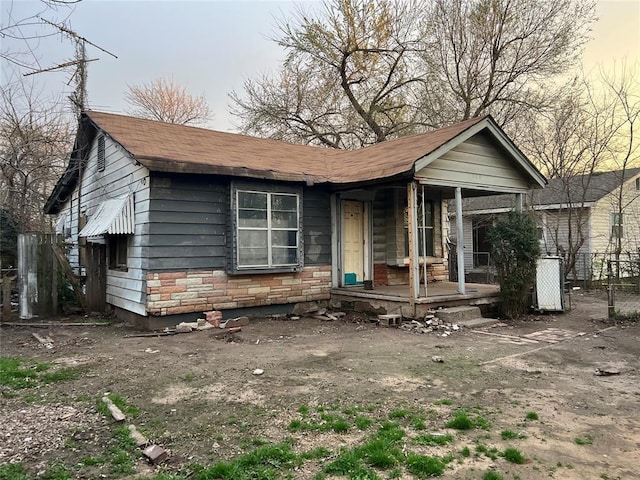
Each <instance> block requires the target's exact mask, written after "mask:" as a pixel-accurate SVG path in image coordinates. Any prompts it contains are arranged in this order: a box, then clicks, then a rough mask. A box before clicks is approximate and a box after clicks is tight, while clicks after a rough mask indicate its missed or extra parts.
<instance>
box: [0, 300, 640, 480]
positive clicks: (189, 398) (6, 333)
mask: <svg viewBox="0 0 640 480" xmlns="http://www.w3.org/2000/svg"><path fill="white" fill-rule="evenodd" d="M572 303H573V310H572V311H571V312H570V313H568V314H564V315H557V316H556V315H539V316H530V317H527V318H526V319H525V320H522V321H518V322H516V323H512V324H498V325H497V326H492V327H482V328H479V329H476V330H474V329H464V328H463V329H461V330H460V331H457V332H453V333H452V334H451V335H450V336H447V337H442V336H438V335H437V334H435V333H428V334H417V333H412V332H408V331H404V330H401V329H397V328H379V327H377V326H376V325H375V324H373V323H370V322H369V321H367V320H366V319H364V318H362V319H360V321H355V320H354V319H353V318H350V319H349V321H335V322H320V321H318V320H313V319H302V320H298V321H285V320H274V319H259V320H253V321H252V322H251V323H250V325H248V326H245V327H243V328H242V331H241V332H240V333H237V334H235V335H233V336H232V337H230V338H226V339H225V338H214V337H213V336H212V335H211V334H210V332H211V331H202V332H193V333H187V334H180V335H174V336H165V337H147V338H135V337H134V338H127V337H126V335H131V334H133V333H136V332H135V331H133V330H131V329H130V328H128V327H126V326H123V325H115V326H100V327H51V328H48V329H43V328H38V329H36V328H31V327H7V326H4V327H2V329H1V330H0V335H1V337H0V354H1V356H2V357H9V358H19V359H22V360H23V362H24V364H25V365H26V364H29V365H34V364H36V363H47V364H51V365H53V367H51V368H53V369H54V370H55V368H60V367H64V368H67V369H70V370H71V371H73V372H75V373H76V375H75V377H72V378H68V379H61V380H59V381H54V380H51V381H49V382H48V383H45V382H41V383H38V384H37V385H35V386H34V387H31V388H20V389H17V388H16V389H14V388H10V387H7V386H3V385H1V384H0V393H2V395H0V426H1V427H0V464H5V465H6V464H8V463H13V462H19V463H20V464H22V466H23V467H24V469H25V470H26V472H27V473H28V475H29V477H24V478H32V477H35V475H36V474H38V473H39V472H40V473H41V474H42V473H43V472H45V476H41V478H125V477H126V478H156V477H157V478H173V477H169V476H164V477H161V476H159V475H158V472H161V471H162V472H165V474H166V475H169V474H172V475H173V474H175V475H180V474H182V473H181V472H184V469H185V468H186V467H187V466H188V465H193V464H194V463H198V464H200V465H204V466H210V465H213V464H215V463H216V462H219V461H220V460H223V459H224V460H232V459H234V458H237V457H238V456H240V455H242V454H244V453H247V452H249V451H251V450H252V449H254V448H256V446H259V445H262V444H264V443H269V444H270V443H278V442H282V441H285V440H287V439H292V440H290V444H291V445H293V451H295V452H296V453H301V452H310V451H312V450H314V449H317V447H325V449H326V450H327V452H326V453H325V454H324V455H319V456H316V457H315V458H311V457H312V456H311V455H310V456H308V457H307V460H305V461H303V462H299V463H298V464H296V466H295V467H291V468H282V470H281V471H279V475H281V477H278V478H296V479H297V478H300V479H312V478H406V479H410V478H419V475H418V477H416V476H415V475H413V474H412V473H410V471H408V470H407V469H406V468H405V465H404V464H402V463H400V464H399V465H397V466H396V467H395V468H394V469H391V470H389V469H384V468H379V469H374V470H375V474H376V475H378V477H374V476H373V477H372V476H357V475H356V474H355V473H354V474H352V475H351V474H349V475H345V476H341V475H334V476H331V474H330V473H328V474H327V473H326V472H328V471H329V470H324V472H325V474H324V475H325V476H324V477H322V476H317V475H318V474H319V473H320V472H323V468H325V466H326V465H327V464H329V463H330V462H331V461H332V460H334V459H335V458H336V457H337V456H338V454H339V452H340V451H341V450H340V449H341V448H343V449H349V448H352V447H353V446H354V445H359V444H361V443H362V442H363V439H365V438H366V437H367V436H370V435H372V434H373V433H374V432H375V431H376V428H378V427H379V425H381V424H383V423H384V422H385V421H390V420H391V421H394V422H396V423H397V424H399V425H400V426H401V428H402V429H403V430H404V432H405V436H404V437H403V439H402V447H401V448H402V452H405V453H406V452H416V453H419V454H424V455H433V456H437V457H439V458H443V457H446V456H447V455H448V456H449V457H448V459H447V465H446V468H445V470H444V473H442V475H441V478H449V479H482V478H504V479H522V480H526V479H539V478H549V477H553V478H558V479H568V480H570V479H580V480H582V479H632V478H640V477H639V475H640V474H639V473H638V471H639V469H640V467H639V466H640V416H639V415H638V405H640V381H639V380H640V379H639V371H640V370H639V369H640V356H639V354H640V324H614V323H610V322H608V321H606V320H605V317H606V301H605V299H604V298H603V297H602V296H601V295H598V294H591V293H582V292H577V293H574V294H573V298H572ZM33 332H36V333H38V334H40V335H46V334H49V336H50V337H51V338H52V339H53V340H54V343H53V348H47V347H46V346H43V345H42V344H41V343H40V342H38V341H37V340H36V339H35V338H34V337H33V336H32V333H33ZM434 356H437V357H440V358H441V359H442V360H443V361H442V362H441V363H440V362H435V361H434V358H433V357H434ZM34 368H36V367H34ZM257 368H259V369H263V370H264V373H263V374H262V375H254V374H253V372H254V370H255V369H257ZM597 369H601V371H608V372H609V373H615V374H614V375H596V371H597ZM618 372H619V373H618ZM0 383H2V382H0ZM107 393H108V394H111V395H113V396H117V397H119V398H121V399H123V400H124V401H125V403H126V404H127V405H129V406H131V407H135V408H136V409H137V412H136V411H134V410H132V411H131V412H129V414H128V417H129V418H128V421H129V422H131V423H133V424H135V425H136V426H137V427H138V429H139V430H140V431H142V432H143V433H144V434H145V435H146V436H147V437H148V438H149V440H150V441H151V442H153V443H155V444H157V445H159V446H161V447H163V448H164V449H166V450H167V451H168V452H169V453H170V457H169V460H168V461H166V462H164V463H163V464H162V465H160V466H151V465H149V463H148V462H146V461H145V460H144V459H143V458H142V456H141V455H137V456H136V455H135V454H134V457H135V458H134V462H133V467H132V468H133V469H131V468H130V469H128V470H127V469H126V468H125V469H121V470H119V469H118V468H117V466H118V465H119V463H118V461H117V460H114V459H113V458H112V459H111V460H106V456H107V453H106V452H109V451H113V448H114V442H117V436H118V435H117V434H114V432H115V431H116V430H115V428H116V427H115V426H114V421H113V420H112V419H111V418H108V417H107V416H105V415H104V414H103V413H100V412H99V408H98V407H97V405H98V404H99V403H100V398H101V397H102V396H103V395H105V394H107ZM460 408H464V409H465V411H466V412H468V413H469V416H470V417H472V418H476V419H478V422H477V423H476V424H475V428H474V427H472V428H471V429H469V430H456V429H454V428H446V427H445V424H446V423H447V422H448V421H449V420H450V419H451V418H452V417H453V416H454V415H455V414H456V412H459V409H460ZM328 413H331V414H332V415H333V416H327V414H328ZM358 416H359V417H360V418H368V419H369V421H370V423H371V425H370V426H367V425H366V424H365V425H360V427H361V428H358V427H356V423H357V422H356V421H355V420H353V419H354V418H356V417H358ZM336 417H342V418H343V419H346V421H347V428H345V429H340V431H337V430H338V429H337V428H335V429H331V428H322V424H323V423H322V422H325V421H332V420H331V419H332V418H333V419H335V418H336ZM527 417H529V418H527ZM536 417H537V418H536ZM314 422H315V423H314ZM420 423H422V424H420ZM305 426H306V427H305ZM298 427H299V428H298ZM505 431H509V432H511V434H505V433H504V432H505ZM424 433H431V434H434V433H435V434H437V435H444V434H451V436H452V437H451V440H450V441H448V442H446V443H445V444H443V445H424V444H423V443H422V444H421V443H420V442H419V441H418V440H416V439H417V438H418V437H419V436H420V435H422V434H424ZM437 435H436V436H437ZM510 436H515V438H509V437H510ZM504 437H506V438H504ZM287 441H289V440H287ZM465 447H466V448H465ZM508 447H513V448H516V449H517V450H519V451H520V452H521V453H522V454H523V455H524V457H525V459H526V460H525V462H524V463H523V464H516V463H511V462H509V461H508V460H507V459H506V458H505V456H504V455H502V454H501V452H504V451H505V450H506V449H507V448H508ZM465 450H466V451H465ZM491 452H493V454H492V453H491ZM89 459H91V460H89ZM52 465H57V466H58V467H60V470H61V471H65V472H67V477H64V476H63V477H53V476H51V474H50V473H46V472H50V470H51V466H52ZM1 471H2V470H1V469H0V472H1ZM489 471H495V472H496V474H497V475H499V476H497V477H485V476H483V475H487V473H486V472H489ZM69 472H70V473H69ZM132 472H133V473H132ZM46 475H49V476H46ZM0 478H13V477H9V476H8V475H7V474H5V477H2V474H0ZM15 478H23V477H15ZM176 478H178V477H176ZM179 478H183V477H179ZM184 478H186V477H184ZM208 478H217V477H214V476H212V477H208ZM251 478H254V477H251ZM255 478H258V477H255ZM260 478H262V477H260ZM264 478H271V477H266V476H265V477H264Z"/></svg>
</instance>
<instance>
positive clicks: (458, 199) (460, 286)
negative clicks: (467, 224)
mask: <svg viewBox="0 0 640 480" xmlns="http://www.w3.org/2000/svg"><path fill="white" fill-rule="evenodd" d="M456 231H457V244H458V245H457V254H458V293H461V294H462V295H464V294H465V286H464V228H463V227H462V189H461V188H460V187H456Z"/></svg>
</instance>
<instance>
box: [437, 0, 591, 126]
mask: <svg viewBox="0 0 640 480" xmlns="http://www.w3.org/2000/svg"><path fill="white" fill-rule="evenodd" d="M594 8H595V2H593V1H580V0H540V1H536V2H531V1H529V0H497V1H496V0H434V1H433V2H432V3H431V6H430V9H429V11H428V13H427V22H426V30H425V37H426V38H427V44H426V48H425V57H426V61H427V62H428V63H429V65H430V66H431V68H430V77H429V80H430V82H431V83H432V84H433V85H434V88H435V91H434V92H433V93H434V96H432V97H427V101H428V102H431V101H432V99H433V98H437V99H438V102H439V104H441V105H443V108H441V109H436V108H433V107H431V108H425V111H426V112H427V113H428V114H430V115H433V114H435V115H436V116H437V118H435V119H433V122H434V123H435V122H437V121H438V120H440V122H444V123H451V122H453V121H459V120H464V119H467V118H472V117H476V116H479V115H483V114H486V113H491V114H492V115H493V116H494V117H495V118H496V119H497V120H498V122H499V123H501V124H502V125H508V124H509V123H510V122H511V121H513V120H514V119H515V118H517V117H519V116H521V115H522V114H523V112H527V111H530V110H534V111H535V110H538V109H539V108H541V107H544V106H546V105H548V104H549V95H548V85H549V84H553V82H554V81H555V80H556V78H555V77H556V75H558V74H562V73H565V72H566V71H567V69H569V68H570V67H572V66H573V65H574V64H575V62H576V61H577V60H578V58H579V56H580V54H581V52H582V47H583V45H584V44H585V43H586V41H587V40H588V37H587V33H588V27H589V25H590V24H591V23H592V22H593V20H594V15H593V12H594ZM427 107H428V106H427Z"/></svg>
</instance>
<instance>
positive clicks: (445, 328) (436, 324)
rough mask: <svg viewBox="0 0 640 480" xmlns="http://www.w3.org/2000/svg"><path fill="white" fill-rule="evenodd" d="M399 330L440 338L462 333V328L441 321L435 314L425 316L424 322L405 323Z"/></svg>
mask: <svg viewBox="0 0 640 480" xmlns="http://www.w3.org/2000/svg"><path fill="white" fill-rule="evenodd" d="M399 328H401V329H403V330H408V331H410V332H412V333H421V334H428V333H433V334H435V335H437V336H439V337H448V336H449V335H451V334H452V333H455V332H458V331H460V326H459V325H457V324H455V323H448V322H445V321H443V320H440V319H439V318H438V317H436V316H435V315H433V314H428V315H425V317H424V320H411V321H410V322H403V323H402V324H401V325H400V326H399Z"/></svg>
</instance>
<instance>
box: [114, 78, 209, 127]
mask: <svg viewBox="0 0 640 480" xmlns="http://www.w3.org/2000/svg"><path fill="white" fill-rule="evenodd" d="M125 99H126V100H127V101H128V102H129V104H130V106H131V107H130V108H129V109H128V110H127V112H128V113H129V114H131V115H134V116H136V117H141V118H148V119H151V120H158V121H161V122H167V123H176V124H180V125H188V124H196V125H197V124H203V123H205V122H206V121H207V120H210V119H211V110H210V108H209V105H208V103H207V100H206V99H205V97H204V95H200V96H194V95H191V94H190V93H189V92H187V90H186V88H184V87H181V86H180V85H178V84H176V83H175V82H174V81H173V79H165V78H157V79H155V80H152V81H151V82H148V83H143V84H141V85H129V89H128V90H127V92H126V93H125Z"/></svg>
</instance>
